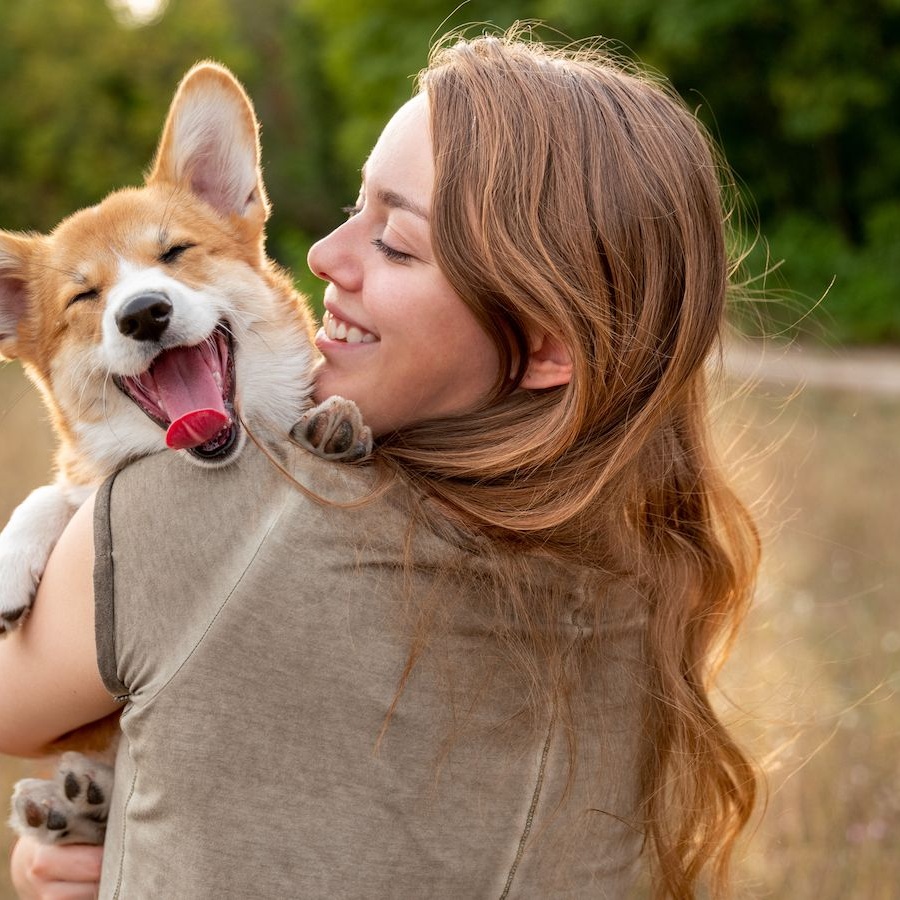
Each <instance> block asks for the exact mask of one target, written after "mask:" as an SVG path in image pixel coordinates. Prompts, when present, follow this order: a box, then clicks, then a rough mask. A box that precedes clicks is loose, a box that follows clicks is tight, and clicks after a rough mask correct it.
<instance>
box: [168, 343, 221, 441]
mask: <svg viewBox="0 0 900 900" xmlns="http://www.w3.org/2000/svg"><path fill="white" fill-rule="evenodd" d="M204 346H205V345H201V346H200V347H176V348H175V349H174V350H169V351H167V352H166V353H163V354H162V355H161V356H160V357H159V358H158V359H157V360H156V362H155V363H154V364H153V379H154V381H155V382H156V389H157V391H158V392H159V397H160V401H161V405H162V407H163V408H164V409H165V411H166V413H167V415H168V418H169V420H170V421H171V423H172V424H171V425H169V429H168V431H167V432H166V444H167V446H169V447H171V448H172V449H173V450H186V449H187V448H189V447H199V446H200V445H201V444H205V443H206V442H207V441H211V440H212V439H213V438H214V437H215V436H216V435H217V434H218V433H219V432H220V431H221V430H222V429H223V428H225V427H226V426H227V425H229V424H231V418H230V417H229V415H228V413H226V412H225V404H224V403H223V402H222V389H221V387H220V386H219V385H218V384H216V381H215V379H214V378H213V374H212V371H211V370H210V367H209V365H207V362H206V359H205V358H204V350H203V347H204Z"/></svg>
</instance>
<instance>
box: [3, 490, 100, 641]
mask: <svg viewBox="0 0 900 900" xmlns="http://www.w3.org/2000/svg"><path fill="white" fill-rule="evenodd" d="M79 499H84V498H83V497H80V498H76V497H74V496H73V495H72V493H71V491H70V490H69V489H68V487H67V486H66V485H64V484H62V483H59V482H58V483H56V484H48V485H46V486H44V487H39V488H37V489H35V490H33V491H32V492H31V493H30V494H29V495H28V496H27V497H26V498H25V500H23V501H22V502H21V503H20V504H19V505H18V506H17V507H16V509H15V510H14V511H13V514H12V515H11V516H10V519H9V522H8V523H7V525H6V527H5V528H4V529H3V531H2V532H0V635H4V634H6V633H7V632H8V631H11V630H12V629H13V628H15V627H16V626H17V625H18V624H19V622H21V621H22V617H23V615H24V614H25V613H26V612H27V611H28V610H29V609H30V608H31V604H32V602H33V600H34V594H35V591H36V590H37V586H38V582H39V581H40V580H41V576H42V575H43V574H44V569H45V568H46V566H47V560H48V559H49V558H50V551H51V550H53V547H54V546H55V545H56V542H57V541H58V540H59V536H60V535H61V534H62V533H63V530H64V529H65V527H66V525H67V524H68V522H69V519H71V518H72V515H73V513H74V512H75V510H76V509H77V508H78V500H79Z"/></svg>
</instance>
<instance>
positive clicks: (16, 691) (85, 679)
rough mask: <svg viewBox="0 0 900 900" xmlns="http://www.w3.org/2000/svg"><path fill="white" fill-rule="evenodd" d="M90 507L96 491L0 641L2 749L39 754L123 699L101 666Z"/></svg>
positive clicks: (79, 512) (67, 531)
mask: <svg viewBox="0 0 900 900" xmlns="http://www.w3.org/2000/svg"><path fill="white" fill-rule="evenodd" d="M93 514H94V500H93V498H91V499H90V500H88V501H87V503H85V504H84V506H82V507H81V509H80V510H78V512H77V513H76V514H75V516H74V517H73V518H72V521H71V522H70V523H69V525H68V527H67V528H66V530H65V532H64V533H63V535H62V537H61V538H60V540H59V543H58V544H57V545H56V548H55V549H54V551H53V554H52V556H51V557H50V561H49V563H48V564H47V570H46V571H45V572H44V577H43V578H42V579H41V585H40V588H39V589H38V594H37V598H36V600H35V603H34V607H33V609H32V611H31V613H30V615H29V616H28V618H27V619H26V621H25V622H23V624H22V625H21V627H19V628H18V629H16V630H15V631H14V632H12V633H11V634H10V635H9V636H8V637H6V638H5V639H4V640H3V641H0V685H2V689H0V753H9V754H12V755H15V756H36V755H40V754H41V752H42V751H43V750H44V748H45V747H46V746H47V745H48V744H50V743H51V742H52V741H54V740H55V739H56V738H58V737H60V736H61V735H63V734H66V733H67V732H69V731H71V730H72V729H74V728H78V727H80V726H81V725H86V724H88V723H89V722H93V721H95V720H96V719H100V718H103V717H104V716H106V715H108V714H109V713H111V712H113V711H115V710H116V709H117V708H119V706H120V704H118V703H117V702H116V701H115V700H114V699H113V697H112V696H111V695H110V694H109V692H108V691H107V690H106V688H105V687H104V685H103V682H102V680H101V678H100V672H99V669H98V667H97V653H96V644H95V639H94V586H93V568H94V536H93Z"/></svg>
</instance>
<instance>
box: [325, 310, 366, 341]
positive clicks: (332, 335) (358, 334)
mask: <svg viewBox="0 0 900 900" xmlns="http://www.w3.org/2000/svg"><path fill="white" fill-rule="evenodd" d="M322 329H323V331H324V332H325V336H326V337H327V338H328V339H329V340H330V341H343V342H344V343H347V344H372V343H374V342H375V341H377V340H378V338H377V337H375V335H374V334H372V333H371V332H368V331H364V330H363V329H362V328H360V327H359V326H358V325H351V324H350V323H349V322H345V321H344V320H343V319H340V318H338V317H337V316H336V315H335V314H334V313H332V312H331V311H330V310H326V311H325V314H324V315H323V316H322Z"/></svg>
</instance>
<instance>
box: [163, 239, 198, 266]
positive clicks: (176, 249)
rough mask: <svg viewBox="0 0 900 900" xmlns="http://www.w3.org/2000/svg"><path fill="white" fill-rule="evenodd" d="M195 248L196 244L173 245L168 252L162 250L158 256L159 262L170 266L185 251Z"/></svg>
mask: <svg viewBox="0 0 900 900" xmlns="http://www.w3.org/2000/svg"><path fill="white" fill-rule="evenodd" d="M196 246H197V245H196V244H175V245H173V246H172V247H169V249H168V250H164V251H163V252H162V253H160V254H159V257H158V258H159V261H160V262H161V263H165V264H166V265H170V264H171V263H173V262H175V261H176V260H178V259H179V258H180V257H181V255H182V254H183V253H184V252H185V251H186V250H190V249H191V248H192V247H196Z"/></svg>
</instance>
